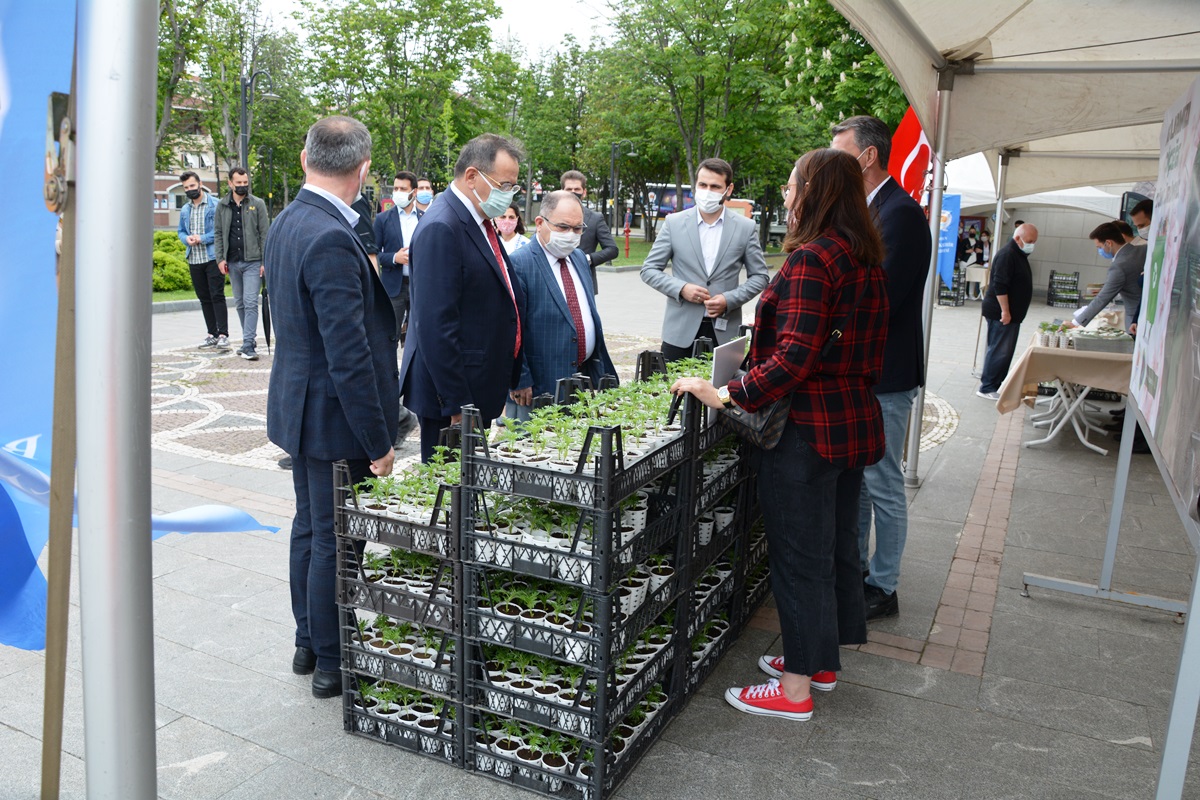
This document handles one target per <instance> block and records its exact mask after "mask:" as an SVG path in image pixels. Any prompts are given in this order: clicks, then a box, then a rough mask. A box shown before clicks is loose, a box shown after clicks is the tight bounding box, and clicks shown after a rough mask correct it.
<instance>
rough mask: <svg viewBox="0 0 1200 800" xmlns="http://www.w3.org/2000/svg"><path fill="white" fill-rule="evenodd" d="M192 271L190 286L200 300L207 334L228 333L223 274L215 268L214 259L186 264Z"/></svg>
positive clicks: (218, 334)
mask: <svg viewBox="0 0 1200 800" xmlns="http://www.w3.org/2000/svg"><path fill="white" fill-rule="evenodd" d="M188 268H189V269H190V270H191V273H192V288H194V289H195V290H196V298H197V299H198V300H199V301H200V311H201V312H202V313H203V314H204V324H205V326H206V327H207V328H208V335H209V336H228V335H229V309H228V308H226V306H225V276H224V275H222V274H221V270H219V269H217V262H216V261H206V262H205V263H203V264H188Z"/></svg>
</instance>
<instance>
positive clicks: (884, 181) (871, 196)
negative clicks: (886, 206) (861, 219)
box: [867, 175, 892, 206]
mask: <svg viewBox="0 0 1200 800" xmlns="http://www.w3.org/2000/svg"><path fill="white" fill-rule="evenodd" d="M891 179H892V176H891V175H888V176H887V177H885V178H884V179H883V180H881V181H880V182H879V185H878V186H876V187H875V188H874V189H872V190H871V193H870V194H869V195H867V205H868V206H869V205H871V201H872V200H874V199H875V195H877V194H879V190H880V189H882V188H883V185H884V184H885V183H887V182H888V181H890V180H891Z"/></svg>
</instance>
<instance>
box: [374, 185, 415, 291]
mask: <svg viewBox="0 0 1200 800" xmlns="http://www.w3.org/2000/svg"><path fill="white" fill-rule="evenodd" d="M424 214H425V212H424V211H418V212H417V219H420V218H421V217H422V216H423V215H424ZM375 241H376V243H377V244H378V245H379V277H380V278H382V279H383V287H384V288H385V289H387V293H388V295H390V296H391V297H399V296H400V294H401V293H402V292H405V291H407V290H408V279H407V278H405V277H404V267H403V265H401V264H397V263H396V262H395V261H394V259H395V258H396V253H397V252H399V251H400V250H403V249H404V248H405V247H406V246H407V244H406V243H405V241H404V229H403V228H401V227H400V212H398V211H397V210H396V207H395V206H392V207H391V208H389V209H388V210H387V211H384V212H383V213H382V214H380V215H379V216H377V217H375Z"/></svg>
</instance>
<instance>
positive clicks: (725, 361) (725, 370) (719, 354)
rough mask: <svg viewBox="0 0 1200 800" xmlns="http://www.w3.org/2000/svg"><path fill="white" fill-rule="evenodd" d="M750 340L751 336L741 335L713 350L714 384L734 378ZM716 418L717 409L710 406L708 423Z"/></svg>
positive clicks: (722, 383)
mask: <svg viewBox="0 0 1200 800" xmlns="http://www.w3.org/2000/svg"><path fill="white" fill-rule="evenodd" d="M749 342H750V337H749V336H739V337H737V338H736V339H730V340H729V341H728V342H726V343H725V344H723V345H721V346H720V347H718V348H717V349H716V350H713V363H712V382H713V386H717V387H721V386H724V385H725V384H727V383H729V382H730V381H731V380H733V376H734V375H736V374H737V371H738V369H739V368H741V366H742V361H743V360H744V359H745V358H746V345H747V344H748V343H749ZM716 420H717V410H716V409H713V408H710V409H709V410H708V423H709V424H710V425H711V424H713V423H714V422H716Z"/></svg>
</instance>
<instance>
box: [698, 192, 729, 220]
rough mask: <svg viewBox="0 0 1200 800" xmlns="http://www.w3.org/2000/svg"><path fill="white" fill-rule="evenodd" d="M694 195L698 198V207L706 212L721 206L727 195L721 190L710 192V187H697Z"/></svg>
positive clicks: (709, 212)
mask: <svg viewBox="0 0 1200 800" xmlns="http://www.w3.org/2000/svg"><path fill="white" fill-rule="evenodd" d="M693 197H694V198H695V200H696V208H698V209H700V210H701V211H702V212H703V213H705V214H711V213H713V212H714V211H716V210H717V209H718V208H720V207H721V201H722V200H724V199H725V195H724V194H722V193H721V192H710V191H709V190H708V189H697V190H696V192H695V194H694V195H693Z"/></svg>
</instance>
